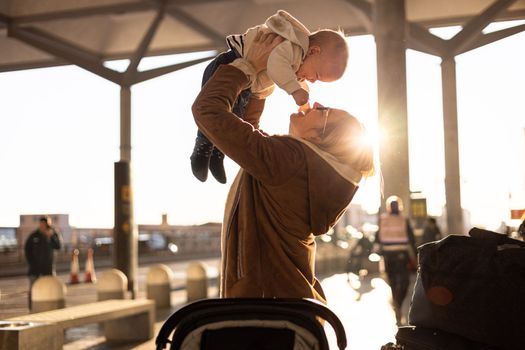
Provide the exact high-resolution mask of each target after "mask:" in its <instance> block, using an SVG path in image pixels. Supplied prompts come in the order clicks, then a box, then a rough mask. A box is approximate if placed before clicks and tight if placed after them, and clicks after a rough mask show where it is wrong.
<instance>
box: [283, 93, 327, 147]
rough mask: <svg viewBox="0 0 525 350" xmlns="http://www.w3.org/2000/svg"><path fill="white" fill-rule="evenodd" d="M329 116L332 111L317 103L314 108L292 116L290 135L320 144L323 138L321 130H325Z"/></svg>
mask: <svg viewBox="0 0 525 350" xmlns="http://www.w3.org/2000/svg"><path fill="white" fill-rule="evenodd" d="M329 114H330V109H327V108H326V107H323V106H322V105H321V104H319V103H317V102H316V103H314V105H313V107H312V108H310V109H307V110H306V111H304V112H297V113H293V114H291V115H290V126H289V130H288V133H289V134H290V135H292V136H295V137H300V138H303V139H305V140H308V141H312V142H319V141H320V140H321V136H322V135H319V130H323V128H324V126H325V125H326V123H327V121H328V118H329Z"/></svg>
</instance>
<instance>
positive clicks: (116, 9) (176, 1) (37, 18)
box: [13, 0, 214, 24]
mask: <svg viewBox="0 0 525 350" xmlns="http://www.w3.org/2000/svg"><path fill="white" fill-rule="evenodd" d="M208 2H214V0H167V4H168V5H167V6H170V5H171V4H173V5H192V4H199V3H208ZM156 8H158V2H157V1H134V2H128V3H120V4H111V5H103V6H93V7H85V8H80V9H70V10H63V11H55V12H48V13H41V14H35V15H25V16H18V17H14V18H13V24H23V23H34V22H46V21H54V20H60V19H74V18H82V17H89V16H99V15H109V14H124V13H135V12H143V11H149V10H154V9H156Z"/></svg>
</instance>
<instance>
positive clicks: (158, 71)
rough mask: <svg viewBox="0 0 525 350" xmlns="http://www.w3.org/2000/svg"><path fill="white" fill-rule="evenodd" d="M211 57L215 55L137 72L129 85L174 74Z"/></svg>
mask: <svg viewBox="0 0 525 350" xmlns="http://www.w3.org/2000/svg"><path fill="white" fill-rule="evenodd" d="M213 57H215V54H213V55H210V56H209V57H204V58H199V59H196V60H193V61H188V62H183V63H177V64H172V65H170V66H165V67H159V68H155V69H150V70H147V71H143V72H139V73H138V74H137V75H136V77H135V78H134V79H133V80H132V81H131V82H130V85H133V84H138V83H141V82H143V81H146V80H149V79H153V78H156V77H160V76H161V75H164V74H168V73H171V72H175V71H178V70H180V69H183V68H186V67H189V66H193V65H195V64H199V63H201V62H204V61H207V60H209V59H211V58H213Z"/></svg>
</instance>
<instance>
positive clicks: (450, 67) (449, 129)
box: [441, 57, 463, 234]
mask: <svg viewBox="0 0 525 350" xmlns="http://www.w3.org/2000/svg"><path fill="white" fill-rule="evenodd" d="M441 80H442V91H443V128H444V137H445V142H444V143H445V195H446V200H447V227H448V231H447V232H448V233H449V234H462V233H463V212H462V209H461V186H460V176H459V138H458V107H457V92H456V62H455V60H454V58H453V57H445V58H443V61H442V62H441Z"/></svg>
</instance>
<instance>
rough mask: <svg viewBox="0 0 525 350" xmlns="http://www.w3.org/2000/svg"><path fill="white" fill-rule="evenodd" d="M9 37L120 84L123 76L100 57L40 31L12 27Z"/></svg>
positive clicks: (8, 33)
mask: <svg viewBox="0 0 525 350" xmlns="http://www.w3.org/2000/svg"><path fill="white" fill-rule="evenodd" d="M7 35H8V36H9V37H13V38H16V39H18V40H20V41H23V42H25V43H27V44H29V45H31V46H33V47H36V48H37V49H40V50H42V51H44V52H47V53H49V54H51V55H53V56H55V57H57V58H62V59H64V60H66V61H68V62H70V63H72V64H75V65H77V66H79V67H81V68H84V69H85V70H87V71H90V72H92V73H94V74H96V75H98V76H101V77H103V78H105V79H107V80H109V81H112V82H114V83H116V84H120V81H121V76H122V74H121V73H118V72H115V71H114V70H111V69H109V68H107V67H104V65H103V64H102V62H101V60H100V57H98V56H96V55H94V54H92V53H90V52H88V51H87V50H84V49H82V48H80V47H77V46H75V45H73V44H71V43H68V42H65V41H63V40H61V39H59V38H57V37H55V36H53V35H51V34H49V33H46V32H44V31H42V30H40V29H36V28H19V27H16V26H13V25H10V26H9V27H8V30H7Z"/></svg>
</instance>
